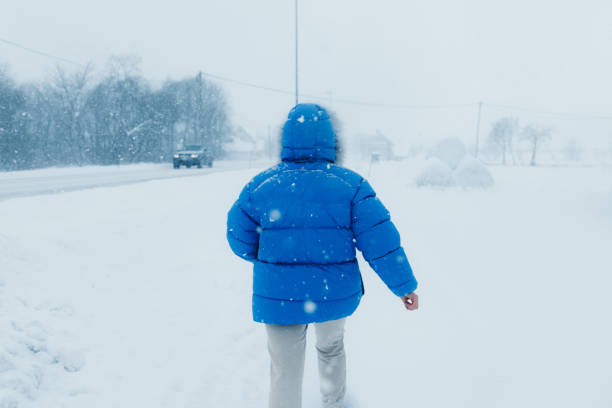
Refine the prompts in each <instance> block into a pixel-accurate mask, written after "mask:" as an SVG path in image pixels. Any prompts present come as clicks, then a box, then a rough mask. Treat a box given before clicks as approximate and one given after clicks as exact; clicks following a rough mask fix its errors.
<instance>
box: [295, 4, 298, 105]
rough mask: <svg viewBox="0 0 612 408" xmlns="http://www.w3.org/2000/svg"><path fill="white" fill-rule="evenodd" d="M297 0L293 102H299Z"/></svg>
mask: <svg viewBox="0 0 612 408" xmlns="http://www.w3.org/2000/svg"><path fill="white" fill-rule="evenodd" d="M298 90H299V88H298V0H295V104H296V105H297V104H298V103H299V93H298Z"/></svg>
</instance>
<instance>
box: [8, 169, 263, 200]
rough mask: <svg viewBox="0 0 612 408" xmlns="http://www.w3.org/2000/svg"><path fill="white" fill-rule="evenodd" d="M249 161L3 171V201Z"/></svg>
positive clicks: (202, 171)
mask: <svg viewBox="0 0 612 408" xmlns="http://www.w3.org/2000/svg"><path fill="white" fill-rule="evenodd" d="M252 165H253V163H249V161H248V160H246V161H227V160H226V161H216V162H215V163H214V167H213V168H210V169H209V168H203V169H196V168H195V167H194V168H191V169H186V168H184V167H183V168H181V169H180V170H175V169H173V168H172V164H170V163H155V164H153V163H142V164H128V165H123V166H84V167H55V168H48V169H37V170H26V171H10V172H0V200H3V199H7V198H14V197H24V196H32V195H39V194H54V193H62V192H67V191H77V190H84V189H88V188H92V187H102V186H105V187H110V186H119V185H124V184H131V183H141V182H143V181H150V180H162V179H168V178H176V177H189V176H200V175H203V174H209V173H216V172H219V171H227V170H232V169H233V170H235V169H245V168H248V167H251V166H252ZM260 165H261V163H260Z"/></svg>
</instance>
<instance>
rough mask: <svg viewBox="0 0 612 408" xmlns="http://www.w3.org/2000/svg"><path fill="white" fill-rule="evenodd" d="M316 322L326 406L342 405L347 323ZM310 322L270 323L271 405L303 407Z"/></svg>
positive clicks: (268, 328) (280, 407) (320, 373)
mask: <svg viewBox="0 0 612 408" xmlns="http://www.w3.org/2000/svg"><path fill="white" fill-rule="evenodd" d="M345 321H346V319H339V320H332V321H329V322H324V323H314V327H315V331H316V333H317V352H318V354H319V377H320V381H321V394H322V396H323V407H325V408H340V407H341V405H342V401H343V399H344V394H345V392H346V356H345V354H344V323H345ZM307 329H308V325H307V324H295V325H288V326H285V325H276V324H267V325H266V331H267V332H268V351H269V352H270V359H271V369H270V408H301V406H302V379H303V377H304V355H305V352H306V330H307Z"/></svg>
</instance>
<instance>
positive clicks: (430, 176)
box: [416, 158, 454, 188]
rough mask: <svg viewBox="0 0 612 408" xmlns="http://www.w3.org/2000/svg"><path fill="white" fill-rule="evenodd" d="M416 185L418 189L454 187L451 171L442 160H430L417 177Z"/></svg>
mask: <svg viewBox="0 0 612 408" xmlns="http://www.w3.org/2000/svg"><path fill="white" fill-rule="evenodd" d="M416 184H417V186H419V187H442V188H444V187H451V186H453V185H454V180H453V171H452V170H451V168H450V167H449V166H448V165H447V164H446V163H445V162H443V161H442V160H440V159H437V158H431V159H429V160H427V161H426V162H425V166H424V167H423V169H422V170H421V172H420V173H419V174H418V175H417V178H416Z"/></svg>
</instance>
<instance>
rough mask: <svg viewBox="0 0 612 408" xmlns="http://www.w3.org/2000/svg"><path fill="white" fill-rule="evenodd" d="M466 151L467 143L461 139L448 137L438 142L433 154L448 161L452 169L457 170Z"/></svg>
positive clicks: (445, 161)
mask: <svg viewBox="0 0 612 408" xmlns="http://www.w3.org/2000/svg"><path fill="white" fill-rule="evenodd" d="M466 153H467V150H466V148H465V144H463V142H462V141H461V140H459V139H455V138H448V139H444V140H442V141H441V142H440V143H438V144H437V145H436V147H434V148H433V150H432V152H431V155H432V156H433V157H437V158H438V159H440V160H441V161H443V162H444V163H446V164H447V165H448V166H449V167H450V168H451V169H452V170H455V169H456V168H457V166H458V165H459V163H461V160H462V159H463V158H464V157H465V155H466Z"/></svg>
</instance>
